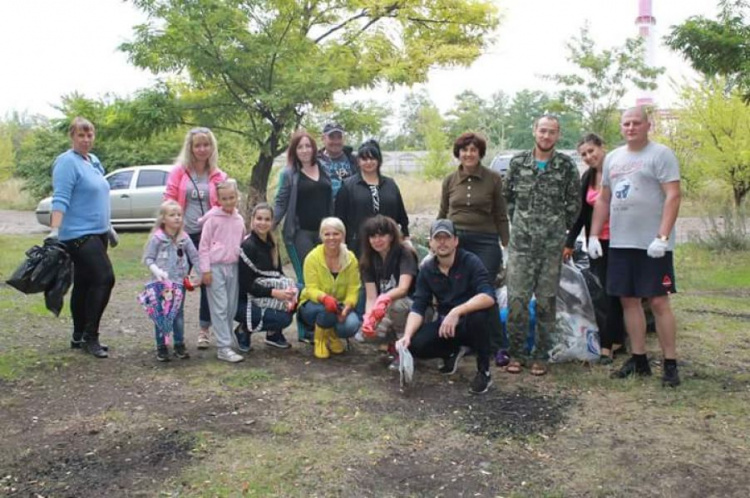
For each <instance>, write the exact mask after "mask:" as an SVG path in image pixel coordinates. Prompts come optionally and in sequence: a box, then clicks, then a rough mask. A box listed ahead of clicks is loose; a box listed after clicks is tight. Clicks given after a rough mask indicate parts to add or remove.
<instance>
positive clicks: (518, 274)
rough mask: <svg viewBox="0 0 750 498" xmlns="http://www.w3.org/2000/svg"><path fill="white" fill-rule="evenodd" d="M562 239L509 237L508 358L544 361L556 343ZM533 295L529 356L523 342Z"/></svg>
mask: <svg viewBox="0 0 750 498" xmlns="http://www.w3.org/2000/svg"><path fill="white" fill-rule="evenodd" d="M563 244H564V239H563V238H559V239H555V240H549V239H547V240H539V239H534V238H532V237H529V236H524V235H523V234H513V236H512V237H511V241H510V256H509V259H508V274H507V277H508V280H507V282H508V338H509V341H510V351H509V353H510V356H511V357H512V358H514V359H519V360H526V359H527V358H528V357H529V356H531V358H533V359H535V360H546V359H547V357H548V353H549V351H550V350H551V349H552V348H553V347H554V346H555V345H556V344H557V339H556V334H555V315H556V305H557V288H558V286H559V284H560V265H561V263H562V249H563ZM532 294H534V295H535V296H536V317H537V322H536V337H535V340H534V349H533V351H531V354H530V355H529V354H528V352H527V347H526V339H527V337H528V334H529V321H530V317H529V302H530V301H531V296H532Z"/></svg>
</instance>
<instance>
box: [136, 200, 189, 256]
mask: <svg viewBox="0 0 750 498" xmlns="http://www.w3.org/2000/svg"><path fill="white" fill-rule="evenodd" d="M175 209H176V210H177V211H179V212H180V213H181V214H182V206H180V203H179V202H177V201H175V200H173V199H170V200H168V201H164V202H162V203H161V205H160V206H159V214H157V216H156V221H155V222H154V226H153V228H151V232H149V234H148V238H147V239H146V245H145V246H144V254H143V261H144V262H145V260H146V254H145V249H146V248H148V242H149V241H150V240H151V237H153V235H154V234H155V233H156V232H157V230H164V224H165V223H166V218H167V216H168V215H169V213H171V212H172V211H173V210H175ZM184 226H185V218H184V217H183V219H182V226H181V227H180V228H179V230H177V233H176V234H175V236H178V235H180V233H181V232H182V229H183V227H184Z"/></svg>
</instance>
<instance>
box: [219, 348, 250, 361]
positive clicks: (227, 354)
mask: <svg viewBox="0 0 750 498" xmlns="http://www.w3.org/2000/svg"><path fill="white" fill-rule="evenodd" d="M216 357H217V358H218V359H220V360H221V361H228V362H229V363H239V362H241V361H242V360H244V359H245V357H244V356H242V355H238V354H237V353H235V352H234V351H232V348H219V352H218V353H217V354H216Z"/></svg>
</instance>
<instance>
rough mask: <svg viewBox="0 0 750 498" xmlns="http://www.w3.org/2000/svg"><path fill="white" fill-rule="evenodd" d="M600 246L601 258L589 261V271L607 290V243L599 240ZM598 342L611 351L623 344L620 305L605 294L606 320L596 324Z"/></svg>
mask: <svg viewBox="0 0 750 498" xmlns="http://www.w3.org/2000/svg"><path fill="white" fill-rule="evenodd" d="M599 242H601V244H602V256H601V257H600V258H597V259H592V260H591V271H592V272H593V273H594V275H596V276H597V278H599V281H600V282H601V283H602V286H603V287H604V291H605V292H606V290H607V261H608V259H609V257H608V256H609V241H608V240H600V241H599ZM597 326H598V327H599V341H600V343H601V347H602V348H604V349H612V345H613V344H624V343H625V322H624V319H623V315H622V303H621V302H620V298H619V297H617V296H610V295H609V294H607V320H606V322H605V323H598V324H597Z"/></svg>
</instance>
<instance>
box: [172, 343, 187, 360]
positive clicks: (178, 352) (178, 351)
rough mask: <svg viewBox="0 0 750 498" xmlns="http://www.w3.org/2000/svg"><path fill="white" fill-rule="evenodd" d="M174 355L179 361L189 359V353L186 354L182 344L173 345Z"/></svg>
mask: <svg viewBox="0 0 750 498" xmlns="http://www.w3.org/2000/svg"><path fill="white" fill-rule="evenodd" d="M174 355H175V357H177V358H179V359H181V360H187V359H189V358H190V353H188V352H187V348H186V347H185V345H184V344H175V345H174Z"/></svg>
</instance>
